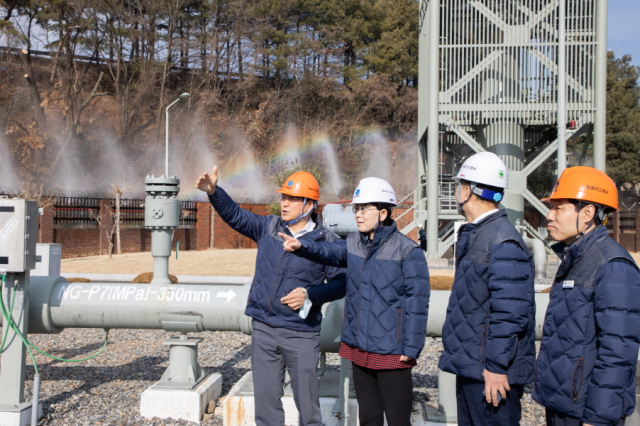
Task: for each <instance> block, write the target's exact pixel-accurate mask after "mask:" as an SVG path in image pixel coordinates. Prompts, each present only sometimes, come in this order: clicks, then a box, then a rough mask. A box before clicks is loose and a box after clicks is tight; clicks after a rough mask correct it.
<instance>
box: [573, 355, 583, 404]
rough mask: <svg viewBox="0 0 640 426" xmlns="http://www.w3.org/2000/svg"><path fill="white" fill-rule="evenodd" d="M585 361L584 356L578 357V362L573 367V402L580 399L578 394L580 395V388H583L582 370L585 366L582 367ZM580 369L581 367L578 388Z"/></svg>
mask: <svg viewBox="0 0 640 426" xmlns="http://www.w3.org/2000/svg"><path fill="white" fill-rule="evenodd" d="M583 363H584V360H583V359H582V358H578V362H576V366H575V368H574V369H573V375H572V376H571V393H572V396H573V402H576V401H577V400H578V396H579V395H580V388H582V372H583V370H584V369H583V368H582V364H583ZM578 369H580V378H579V380H578V388H577V389H576V373H577V372H578Z"/></svg>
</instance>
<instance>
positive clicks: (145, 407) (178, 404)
mask: <svg viewBox="0 0 640 426" xmlns="http://www.w3.org/2000/svg"><path fill="white" fill-rule="evenodd" d="M221 393H222V376H221V375H220V374H219V373H212V374H209V375H208V376H207V377H205V378H204V380H202V382H200V384H199V385H198V386H196V387H195V388H194V389H157V388H155V387H154V386H152V387H150V388H148V389H147V390H145V391H144V392H142V397H141V398H140V415H141V416H142V417H146V418H152V417H159V418H161V419H166V418H169V417H170V418H172V419H175V420H179V419H184V420H188V421H191V422H199V421H200V420H202V417H203V416H204V412H205V410H206V409H207V406H208V404H209V401H216V400H217V399H218V398H219V397H220V394H221Z"/></svg>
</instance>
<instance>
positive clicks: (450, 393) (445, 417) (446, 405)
mask: <svg viewBox="0 0 640 426" xmlns="http://www.w3.org/2000/svg"><path fill="white" fill-rule="evenodd" d="M457 410H458V407H457V403H456V375H455V374H451V373H447V372H446V371H442V370H440V369H438V408H437V409H436V408H435V407H432V406H430V405H427V404H426V403H425V404H424V412H425V414H426V417H427V420H428V421H430V422H442V423H445V422H446V423H450V422H456V421H458V411H457Z"/></svg>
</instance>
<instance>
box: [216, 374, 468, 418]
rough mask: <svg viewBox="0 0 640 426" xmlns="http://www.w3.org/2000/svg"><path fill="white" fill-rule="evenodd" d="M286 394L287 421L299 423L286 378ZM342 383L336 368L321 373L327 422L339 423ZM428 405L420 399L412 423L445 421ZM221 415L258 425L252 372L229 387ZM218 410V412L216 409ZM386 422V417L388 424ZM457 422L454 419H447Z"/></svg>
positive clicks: (352, 407) (352, 405)
mask: <svg viewBox="0 0 640 426" xmlns="http://www.w3.org/2000/svg"><path fill="white" fill-rule="evenodd" d="M285 380H286V381H287V383H285V389H284V396H283V397H282V406H283V408H284V424H285V426H287V425H297V424H298V410H297V408H296V404H295V402H294V401H293V392H292V390H291V386H290V385H289V384H288V378H287V379H285ZM339 383H340V373H339V372H337V371H327V372H325V373H324V375H323V376H322V377H320V411H321V413H322V423H323V424H324V426H338V418H337V417H336V416H335V414H333V411H335V410H334V407H335V405H336V401H337V400H338V384H339ZM424 409H425V406H424V405H423V404H422V403H417V404H416V405H415V406H414V410H413V413H412V415H411V424H412V425H413V426H442V425H443V423H436V422H432V421H428V420H427V415H426V413H425V411H424ZM221 411H222V413H221V414H222V416H223V424H224V426H255V424H256V423H255V405H254V401H253V376H252V374H251V372H249V373H247V374H245V375H244V376H243V377H242V378H241V379H240V380H239V381H238V382H237V383H236V384H235V385H234V386H233V388H231V390H230V391H229V395H227V396H226V397H225V398H224V400H223V401H222V410H221ZM216 413H219V412H218V410H217V409H216ZM386 424H387V422H386V421H385V425H386ZM348 425H349V426H357V425H358V402H357V401H356V398H355V392H354V390H353V385H352V386H351V389H350V392H349V422H348ZM447 425H448V426H449V425H455V423H447Z"/></svg>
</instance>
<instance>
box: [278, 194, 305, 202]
mask: <svg viewBox="0 0 640 426" xmlns="http://www.w3.org/2000/svg"><path fill="white" fill-rule="evenodd" d="M280 201H289V202H290V203H297V202H298V201H302V197H293V196H291V195H286V194H282V195H281V196H280Z"/></svg>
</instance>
